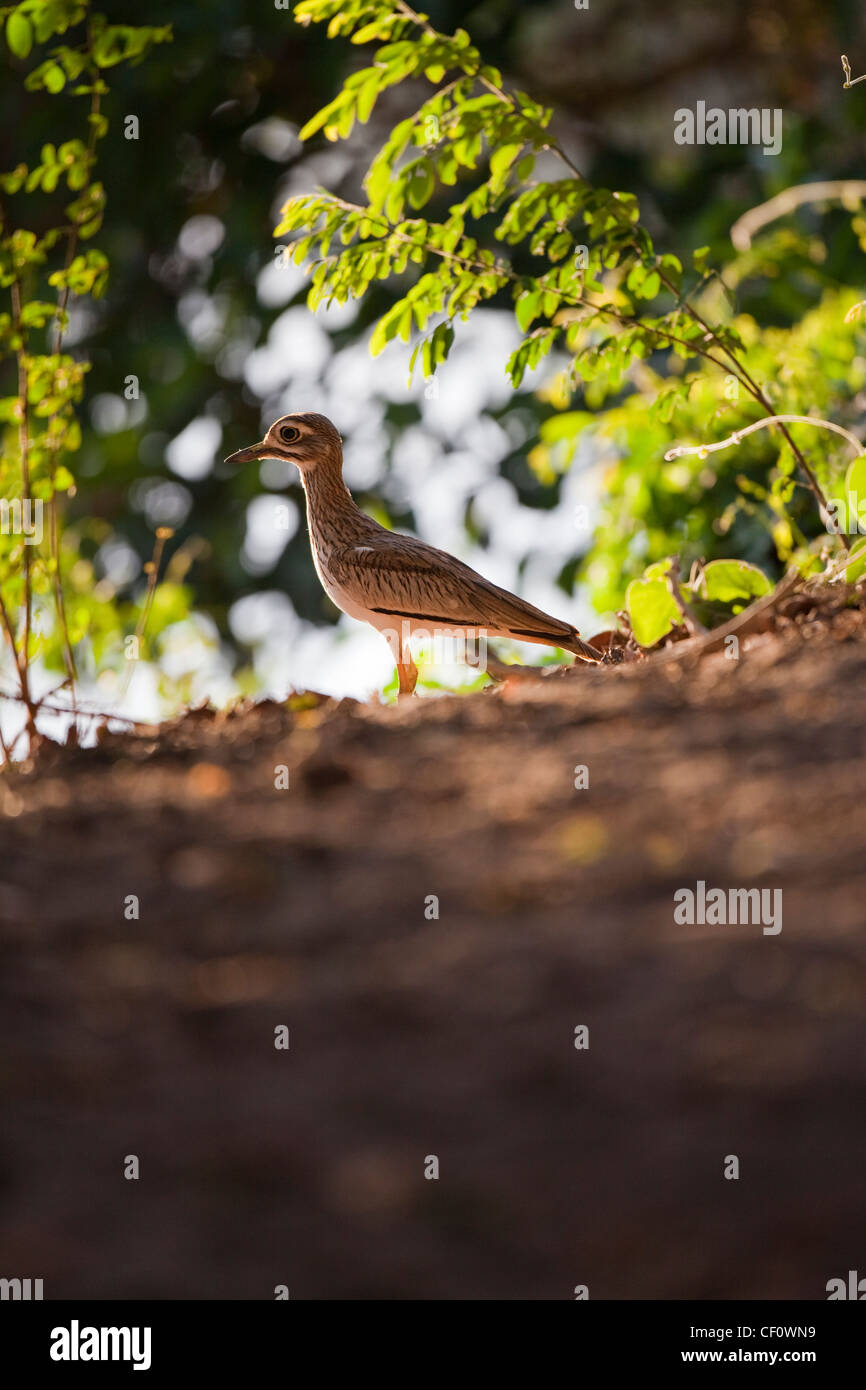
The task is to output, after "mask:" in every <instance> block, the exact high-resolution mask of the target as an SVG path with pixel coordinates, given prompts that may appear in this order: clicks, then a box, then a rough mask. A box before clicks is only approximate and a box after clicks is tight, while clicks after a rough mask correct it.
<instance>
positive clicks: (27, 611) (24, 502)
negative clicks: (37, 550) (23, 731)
mask: <svg viewBox="0 0 866 1390" xmlns="http://www.w3.org/2000/svg"><path fill="white" fill-rule="evenodd" d="M11 296H12V320H13V324H14V326H15V332H16V335H17V336H18V337H19V338H20V341H21V346H20V347H17V348H16V349H15V361H16V363H17V366H18V451H19V453H20V455H21V506H22V510H23V509H24V507H25V506H29V505H30V502H31V498H30V432H29V429H28V421H27V356H26V352H25V346H24V344H25V332H24V328H23V325H22V323H21V284H20V281H19V280H17V279H16V280H13V282H12V286H11ZM30 565H31V559H30V546H29V545H28V544H27V539H26V537H25V541H24V637H23V643H22V649H21V654H20V659H18V657H17V656H16V664H17V666H18V678H19V680H20V682H21V694H22V696H23V698H24V702H25V704H26V705H27V716H28V729H29V732H30V735H31V736H34V735H35V734H36V722H35V710H34V708H33V702H32V700H31V698H30V628H31V622H32V610H33V584H32V576H31V573H30ZM4 625H5V626H6V629H7V632H8V633H10V634H11V633H12V632H13V629H12V627H11V625H9V624H8V615H5V616H4ZM11 640H12V645H13V650H15V638H14V636H12V639H11Z"/></svg>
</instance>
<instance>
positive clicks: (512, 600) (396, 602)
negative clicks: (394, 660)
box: [329, 531, 575, 646]
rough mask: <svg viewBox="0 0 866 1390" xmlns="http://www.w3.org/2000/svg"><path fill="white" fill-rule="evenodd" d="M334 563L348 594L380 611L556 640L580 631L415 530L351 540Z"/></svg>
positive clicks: (554, 642)
mask: <svg viewBox="0 0 866 1390" xmlns="http://www.w3.org/2000/svg"><path fill="white" fill-rule="evenodd" d="M329 569H330V571H331V573H332V575H333V577H334V578H335V579H336V580H337V582H338V583H339V585H340V587H341V588H342V589H343V590H344V591H345V592H346V593H347V594H349V595H350V596H351V597H352V598H353V599H354V600H355V601H356V602H358V603H359V604H361V605H362V606H363V607H365V608H368V609H370V610H371V611H372V612H374V613H382V614H387V615H391V616H393V617H397V618H414V619H416V620H417V621H419V622H429V623H439V624H441V625H443V626H453V627H458V626H460V627H474V628H487V629H488V630H489V631H491V632H497V633H502V632H507V633H510V634H511V635H512V636H514V637H517V638H520V637H523V638H526V639H527V640H529V641H533V640H534V641H538V642H544V641H548V642H549V643H550V644H551V645H552V646H556V645H559V644H560V643H562V642H567V641H569V640H570V639H571V638H572V637H574V636H575V629H574V627H573V626H572V624H571V623H567V622H563V621H562V620H561V619H559V618H553V617H551V616H550V615H549V614H548V613H542V611H541V609H539V608H534V607H533V605H532V604H531V603H526V602H525V601H524V600H523V599H521V598H518V597H517V595H516V594H511V593H509V592H508V590H507V589H500V588H499V586H498V585H496V584H492V583H491V582H490V580H488V579H484V578H483V576H482V575H480V574H476V572H475V570H473V569H470V567H469V566H468V565H465V564H464V563H463V561H462V560H457V559H455V557H454V556H453V555H448V554H446V552H445V551H444V550H437V549H436V547H435V546H432V545H427V543H426V542H425V541H419V540H417V539H416V538H415V537H414V536H401V535H398V534H396V533H395V532H393V531H389V532H386V533H385V535H384V536H383V537H382V538H379V537H378V536H377V537H375V538H369V540H365V541H364V542H360V543H359V544H357V545H351V546H346V547H345V548H343V549H341V550H339V551H338V552H336V553H335V554H333V553H332V555H331V556H330V558H329Z"/></svg>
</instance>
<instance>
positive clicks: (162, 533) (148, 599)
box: [120, 526, 174, 700]
mask: <svg viewBox="0 0 866 1390" xmlns="http://www.w3.org/2000/svg"><path fill="white" fill-rule="evenodd" d="M172 535H174V532H173V531H172V529H171V527H170V526H159V527H157V532H156V540H155V542H154V547H153V557H152V559H151V560H150V563H149V564H148V566H147V592H146V594H145V599H144V606H143V608H142V610H141V617H140V618H139V620H138V626H137V627H136V629H135V644H136V656H135V659H134V660H131V661H130V663H129V667H128V669H127V672H126V675H125V677H124V680H123V685H122V687H121V691H120V699H121V700H122V699H124V698H125V696H126V694H127V691H128V690H129V687H130V684H131V682H132V676H133V672H134V671H135V661H137V660H138V655H137V653H138V650H139V649H140V646H141V640H142V638H143V637H144V634H145V630H146V628H147V620H148V618H149V617H150V610H151V608H152V606H153V596H154V594H155V593H156V586H157V582H158V580H159V567H160V564H161V563H162V552H163V550H164V548H165V543H166V541H167V540H168V539H169V537H170V536H172Z"/></svg>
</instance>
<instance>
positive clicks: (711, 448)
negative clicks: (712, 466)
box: [665, 415, 866, 462]
mask: <svg viewBox="0 0 866 1390" xmlns="http://www.w3.org/2000/svg"><path fill="white" fill-rule="evenodd" d="M782 423H786V424H790V425H815V426H816V427H817V428H818V429H823V430H832V431H833V433H834V434H841V435H842V437H843V439H847V441H848V443H849V444H852V445H853V446H854V448H855V449H856V450H857V454H858V456H862V455H863V454H864V453H866V450H864V448H863V445H862V443H861V441H860V440H859V439H858V438H857V437H856V435H853V434H852V433H851V431H850V430H846V429H843V428H842V426H841V425H837V424H834V422H833V421H832V420H819V419H818V418H817V417H816V416H814V415H768V416H767V417H766V419H764V420H756V421H755V422H754V424H752V425H746V426H745V427H744V428H743V429H741V430H735V431H734V433H733V434H731V435H729V436H728V438H727V439H720V440H719V441H718V442H717V443H715V444H678V445H677V446H676V448H674V449H668V451H667V453H666V454H665V459H666V460H667V461H668V462H670V461H671V459H678V458H682V457H683V455H684V454H699V455H700V456H701V458H703V456H704V455H705V454H715V453H718V451H719V450H720V449H730V448H731V447H732V446H733V445H735V444H739V443H740V442H741V440H743V439H745V437H746V435H747V434H754V433H755V431H756V430H764V429H767V427H768V426H769V425H778V424H782Z"/></svg>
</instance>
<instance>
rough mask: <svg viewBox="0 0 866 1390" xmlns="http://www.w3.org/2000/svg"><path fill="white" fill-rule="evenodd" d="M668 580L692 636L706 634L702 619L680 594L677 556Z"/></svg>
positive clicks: (670, 567)
mask: <svg viewBox="0 0 866 1390" xmlns="http://www.w3.org/2000/svg"><path fill="white" fill-rule="evenodd" d="M668 578H669V580H670V589H671V593H672V594H673V600H674V603H675V604H676V606H677V608H678V609H679V610H680V612H681V613H682V615H683V622H684V623H685V625H686V627H687V628H688V630H689V632H691V633H692V635H694V634H695V633H703V632H706V631H707V629H706V628H705V627H704V625H703V623H702V622H701V621H700V619H699V618H698V617H697V616H696V615H695V614H694V613H693V612H692V610H691V608H690V607H689V605H688V604H687V603H686V601H685V599H684V598H683V596H682V593H681V592H680V560H679V556H678V555H675V556H674V558H673V559H672V560H671V562H670V564H669V565H668Z"/></svg>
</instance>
